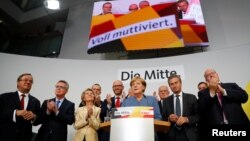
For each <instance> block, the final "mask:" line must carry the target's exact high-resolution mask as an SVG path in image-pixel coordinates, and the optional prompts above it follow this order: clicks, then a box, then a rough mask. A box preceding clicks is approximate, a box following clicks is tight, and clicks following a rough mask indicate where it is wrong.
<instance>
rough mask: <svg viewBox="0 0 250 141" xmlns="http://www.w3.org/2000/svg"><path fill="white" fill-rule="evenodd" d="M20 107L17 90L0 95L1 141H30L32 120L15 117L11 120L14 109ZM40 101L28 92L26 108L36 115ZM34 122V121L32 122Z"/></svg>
mask: <svg viewBox="0 0 250 141" xmlns="http://www.w3.org/2000/svg"><path fill="white" fill-rule="evenodd" d="M16 109H21V105H20V99H19V95H18V92H17V91H16V92H10V93H5V94H1V95H0V140H1V141H30V140H31V138H32V122H31V121H27V120H25V119H23V118H22V117H16V122H13V114H14V110H16ZM39 109H40V101H39V100H38V99H36V98H35V97H33V96H32V95H30V94H29V101H28V105H27V108H26V110H28V111H32V112H33V113H34V114H36V115H38V112H39ZM34 124H35V122H34Z"/></svg>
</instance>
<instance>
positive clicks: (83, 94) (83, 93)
mask: <svg viewBox="0 0 250 141" xmlns="http://www.w3.org/2000/svg"><path fill="white" fill-rule="evenodd" d="M87 91H91V92H92V93H93V95H94V92H93V90H92V89H91V88H87V89H86V90H84V91H83V92H82V94H81V100H82V104H83V105H86V103H85V101H84V97H85V94H86V92H87ZM94 101H95V96H94V100H93V103H94Z"/></svg>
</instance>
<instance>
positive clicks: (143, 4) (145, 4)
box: [139, 0, 150, 9]
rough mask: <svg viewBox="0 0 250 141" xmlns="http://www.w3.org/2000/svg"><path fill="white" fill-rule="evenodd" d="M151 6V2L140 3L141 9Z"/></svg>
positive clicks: (144, 0)
mask: <svg viewBox="0 0 250 141" xmlns="http://www.w3.org/2000/svg"><path fill="white" fill-rule="evenodd" d="M148 6H150V3H149V1H146V0H143V1H141V2H140V3H139V7H140V9H142V8H145V7H148Z"/></svg>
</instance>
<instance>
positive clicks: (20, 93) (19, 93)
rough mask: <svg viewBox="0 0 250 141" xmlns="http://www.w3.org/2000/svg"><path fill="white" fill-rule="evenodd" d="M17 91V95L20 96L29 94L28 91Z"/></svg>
mask: <svg viewBox="0 0 250 141" xmlns="http://www.w3.org/2000/svg"><path fill="white" fill-rule="evenodd" d="M17 93H18V95H19V97H20V96H21V95H22V94H24V95H25V97H27V96H28V94H29V93H22V92H20V91H17Z"/></svg>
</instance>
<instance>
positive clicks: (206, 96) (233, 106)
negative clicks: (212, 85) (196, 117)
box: [198, 83, 249, 125]
mask: <svg viewBox="0 0 250 141" xmlns="http://www.w3.org/2000/svg"><path fill="white" fill-rule="evenodd" d="M221 86H222V87H223V88H224V89H225V90H226V93H227V96H222V107H221V105H220V103H219V101H218V97H217V95H215V97H213V98H211V96H210V92H209V89H208V88H207V89H205V90H202V91H200V92H199V93H198V96H199V99H198V102H199V108H200V110H199V111H200V115H201V119H202V120H201V122H202V124H203V125H219V124H221V123H223V112H222V110H223V111H224V113H225V116H226V118H227V120H228V124H229V125H248V124H249V120H248V118H247V115H246V114H245V112H244V110H243V109H242V107H241V104H242V103H245V102H246V101H247V100H248V95H247V93H246V91H245V90H243V89H242V88H240V87H239V86H238V85H237V84H236V83H221Z"/></svg>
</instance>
